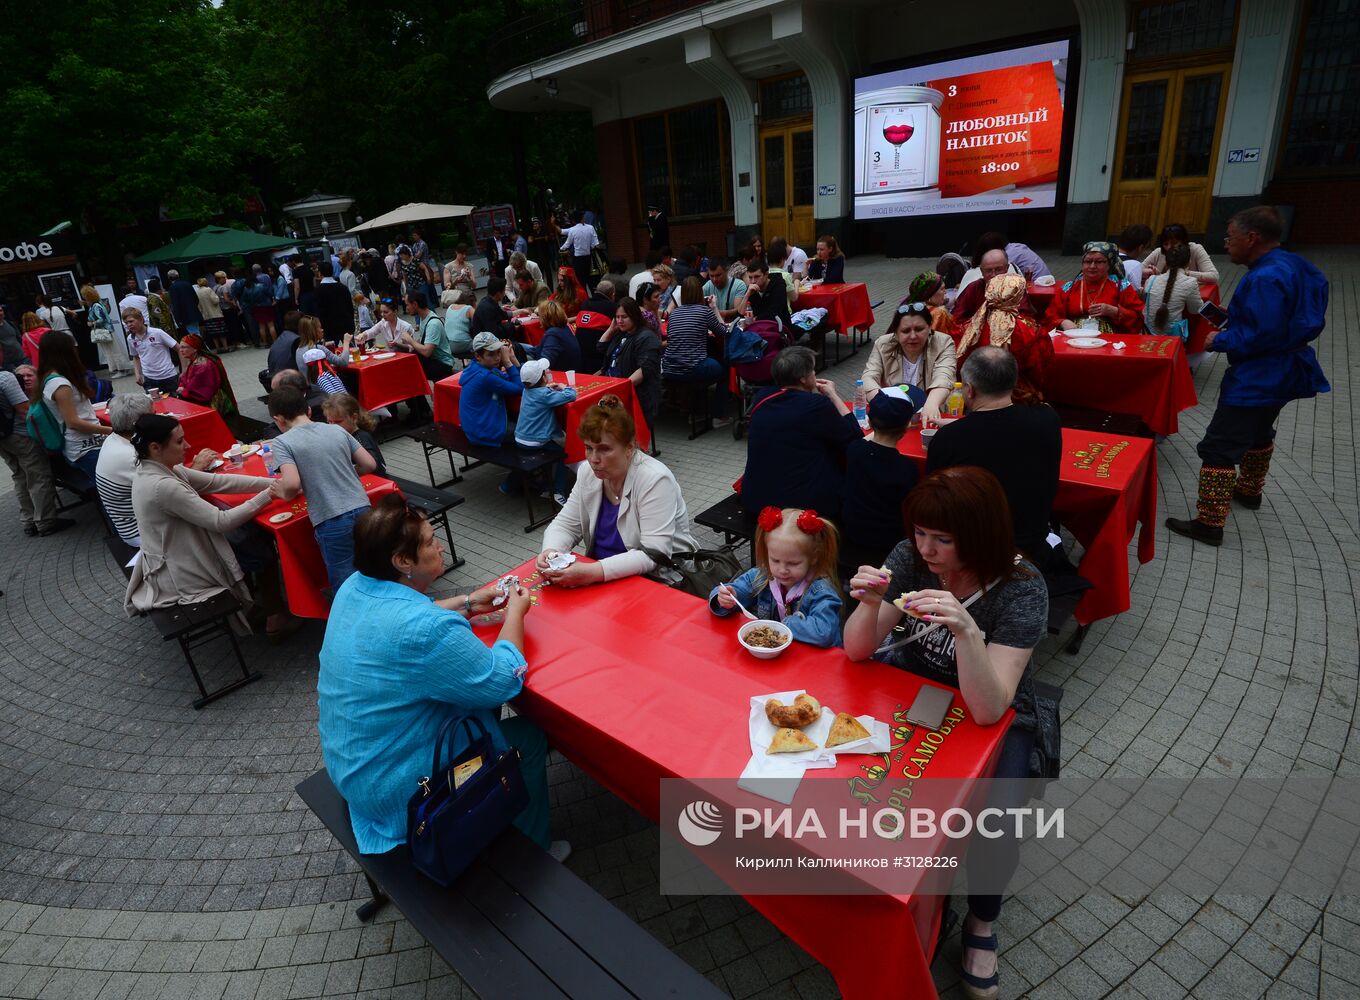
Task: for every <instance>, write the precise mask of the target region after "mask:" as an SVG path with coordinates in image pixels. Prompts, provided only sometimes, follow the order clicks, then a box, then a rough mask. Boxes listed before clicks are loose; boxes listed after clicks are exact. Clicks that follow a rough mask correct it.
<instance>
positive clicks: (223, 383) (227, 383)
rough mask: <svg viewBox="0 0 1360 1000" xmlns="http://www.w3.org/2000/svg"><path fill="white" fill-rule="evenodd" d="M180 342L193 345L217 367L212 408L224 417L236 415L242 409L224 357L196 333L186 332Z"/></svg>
mask: <svg viewBox="0 0 1360 1000" xmlns="http://www.w3.org/2000/svg"><path fill="white" fill-rule="evenodd" d="M180 343H181V344H186V345H188V346H189V347H192V348H193V349H194V350H195V351H197V352H198V353H199V354H201V355H202V356H203V357H205V358H207V359H208V363H209V364H210V365H212V366H213V367H214V368H216V369H217V376H218V381H217V392H215V393H213V398H212V400H211V405H212V408H213V409H214V410H216V411H217V412H218V413H220V414H222V416H224V417H234V416H235V415H236V414H237V413H238V412H240V411H239V409H238V407H237V403H236V393H235V392H234V391H232V388H231V379H230V378H228V377H227V368H226V366H225V365H224V364H222V359H221V358H219V357H218V356H217V355H216V354H215V353H213V352H212V351H211V350H209V349H208V345H207V343H205V342H204V340H203V338H202V337H200V336H199V335H198V334H196V333H187V334H185V335H184V337H183V339H181V340H180Z"/></svg>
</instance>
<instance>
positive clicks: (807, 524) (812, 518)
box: [796, 510, 826, 535]
mask: <svg viewBox="0 0 1360 1000" xmlns="http://www.w3.org/2000/svg"><path fill="white" fill-rule="evenodd" d="M796 523H797V525H798V528H799V530H800V531H802V532H803V534H805V535H820V534H821V533H822V529H823V528H825V527H826V522H825V521H823V520H822V519H821V518H820V517H819V516H818V515H817V512H816V511H815V510H805V511H803V513H801V514H799V515H798V520H797V522H796Z"/></svg>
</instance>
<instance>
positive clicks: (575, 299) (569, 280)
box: [552, 267, 586, 319]
mask: <svg viewBox="0 0 1360 1000" xmlns="http://www.w3.org/2000/svg"><path fill="white" fill-rule="evenodd" d="M552 298H553V301H554V302H556V303H557V304H558V305H560V306H561V307H562V311H563V312H564V313H566V314H567V318H568V319H571V318H572V317H573V316H575V315H576V314H577V313H579V312H580V311H581V303H582V302H584V301H585V300H586V293H585V290H584V289H583V288H582V287H581V282H580V281H579V280H578V279H577V277H576V271H575V270H574V269H573V268H570V267H561V268H558V270H557V291H555V292H553V295H552Z"/></svg>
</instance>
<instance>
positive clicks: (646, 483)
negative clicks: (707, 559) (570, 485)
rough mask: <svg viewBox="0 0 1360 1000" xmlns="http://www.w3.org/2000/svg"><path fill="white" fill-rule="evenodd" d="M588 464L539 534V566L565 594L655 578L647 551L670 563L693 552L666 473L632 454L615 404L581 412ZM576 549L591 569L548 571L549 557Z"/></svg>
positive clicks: (612, 399) (628, 426)
mask: <svg viewBox="0 0 1360 1000" xmlns="http://www.w3.org/2000/svg"><path fill="white" fill-rule="evenodd" d="M579 433H580V435H581V441H582V442H583V443H584V444H585V449H586V461H585V462H583V463H582V465H581V468H580V469H579V470H578V472H577V474H576V486H575V488H574V489H573V490H572V491H571V496H570V497H569V498H568V500H567V504H566V506H565V507H563V508H562V509H561V510H560V511H558V513H557V517H556V518H554V519H553V522H552V524H550V525H548V530H547V531H546V532H544V534H543V551H542V552H541V553H539V556H538V560H537V566H538V570H539V572H541V573H542V574H543V575H544V576H545V577H546V578H547V579H548V580H550V581H552V582H553V583H557V584H561V585H563V586H567V587H582V586H588V585H589V584H593V583H605V582H608V581H609V580H618V579H621V578H623V577H626V576H637V575H639V574H643V573H652V572H655V571H656V570H658V568H659V567H658V566H657V564H656V562H655V561H654V560H653V559H652V557H651V556H650V555H648V554H647V551H648V550H650V551H652V552H655V553H657V554H659V555H662V556H665V557H666V558H668V559H669V558H670V557H672V556H674V555H676V554H677V553H681V552H694V551H696V550H697V549H698V548H699V546H698V544H697V543H696V542H695V540H694V536H693V535H692V534H690V529H689V513H688V511H687V510H686V509H685V498H684V497H683V496H681V494H680V484H679V483H677V482H676V481H675V476H674V475H672V474H671V470H670V469H668V468H666V466H664V465H662V464H661V463H660V462H658V461H657V460H656V459H654V458H652V457H651V456H650V455H648V454H646V453H645V452H643V451H642V450H641V449H639V448H638V446H637V441H636V439H635V437H634V434H635V428H634V426H633V418H632V417H630V416H629V415H628V411H626V410H625V409H624V408H623V403H622V402H621V401H620V400H619V398H618V397H617V396H612V395H610V396H604V397H603V398H602V399H601V400H600V401H599V403H597V404H596V405H595V406H592V407H591V408H590V409H589V410H587V411H586V415H585V416H584V417H582V418H581V425H580V429H579ZM577 545H580V546H581V548H582V549H583V550H584V551H585V554H586V555H587V556H589V557H590V558H592V559H594V560H596V561H595V562H591V563H586V562H580V561H577V562H574V563H572V564H571V565H570V566H567V567H566V568H565V569H560V570H559V569H553V568H552V566H551V565H550V562H549V560H550V559H551V558H552V556H553V554H554V553H557V552H570V551H571V550H572V549H573V548H575V547H576V546H577Z"/></svg>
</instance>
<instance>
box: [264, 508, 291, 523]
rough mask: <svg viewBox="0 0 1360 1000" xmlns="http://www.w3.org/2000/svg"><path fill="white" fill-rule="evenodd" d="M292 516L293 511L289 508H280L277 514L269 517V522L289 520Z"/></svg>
mask: <svg viewBox="0 0 1360 1000" xmlns="http://www.w3.org/2000/svg"><path fill="white" fill-rule="evenodd" d="M292 516H293V512H292V511H291V510H281V511H279V512H278V513H277V514H274V515H273V516H272V517H270V518H269V523H270V524H282V523H283V522H284V521H287V520H289V519H290V518H291V517H292Z"/></svg>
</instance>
